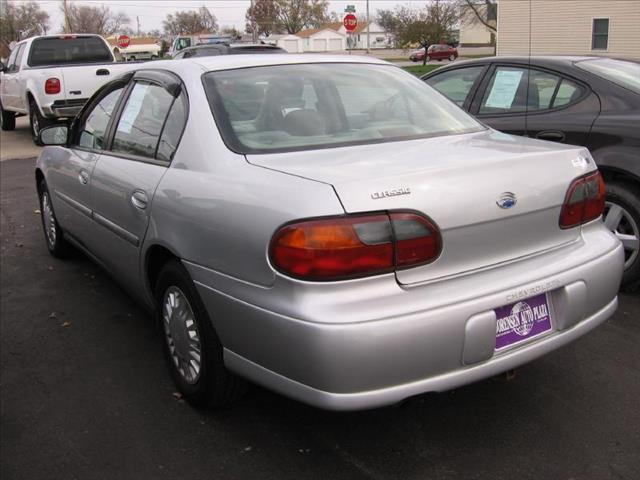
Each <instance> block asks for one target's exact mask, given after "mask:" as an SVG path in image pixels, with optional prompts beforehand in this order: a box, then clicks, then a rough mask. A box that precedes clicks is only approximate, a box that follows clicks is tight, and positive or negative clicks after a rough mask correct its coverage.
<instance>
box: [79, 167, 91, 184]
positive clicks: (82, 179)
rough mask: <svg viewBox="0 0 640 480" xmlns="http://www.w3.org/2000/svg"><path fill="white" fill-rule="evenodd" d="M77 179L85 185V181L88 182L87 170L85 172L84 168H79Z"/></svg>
mask: <svg viewBox="0 0 640 480" xmlns="http://www.w3.org/2000/svg"><path fill="white" fill-rule="evenodd" d="M78 181H79V182H80V183H81V184H82V185H86V184H87V183H89V172H87V171H86V170H80V173H79V174H78Z"/></svg>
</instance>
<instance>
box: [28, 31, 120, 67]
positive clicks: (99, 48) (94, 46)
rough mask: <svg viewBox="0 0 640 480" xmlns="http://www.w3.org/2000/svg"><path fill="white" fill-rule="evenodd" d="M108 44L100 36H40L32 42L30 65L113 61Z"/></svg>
mask: <svg viewBox="0 0 640 480" xmlns="http://www.w3.org/2000/svg"><path fill="white" fill-rule="evenodd" d="M112 61H113V57H112V56H111V52H110V51H109V48H108V47H107V45H106V44H105V43H104V42H103V41H102V40H101V39H100V38H98V37H75V36H71V37H59V38H58V37H53V38H38V39H36V40H34V41H33V43H32V44H31V53H30V55H29V61H28V63H29V65H30V66H32V67H39V66H45V65H68V64H76V63H104V62H112Z"/></svg>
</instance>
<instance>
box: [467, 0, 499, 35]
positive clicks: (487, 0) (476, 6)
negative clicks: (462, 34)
mask: <svg viewBox="0 0 640 480" xmlns="http://www.w3.org/2000/svg"><path fill="white" fill-rule="evenodd" d="M461 4H462V5H461V6H462V8H463V11H464V12H465V13H463V17H466V18H465V19H466V20H473V21H478V22H480V23H482V24H483V25H484V26H485V27H487V28H488V29H489V30H491V31H492V32H493V33H497V31H498V29H497V28H496V26H495V25H492V24H491V23H490V22H491V20H492V19H495V18H496V14H497V8H498V3H497V0H480V1H478V0H462V2H461Z"/></svg>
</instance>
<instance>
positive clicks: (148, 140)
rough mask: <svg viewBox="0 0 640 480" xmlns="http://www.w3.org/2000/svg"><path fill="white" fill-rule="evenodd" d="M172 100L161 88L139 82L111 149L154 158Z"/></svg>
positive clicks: (127, 104) (134, 88) (129, 100)
mask: <svg viewBox="0 0 640 480" xmlns="http://www.w3.org/2000/svg"><path fill="white" fill-rule="evenodd" d="M173 99H174V98H173V96H171V94H170V93H169V92H167V91H166V90H165V89H164V88H163V87H161V86H158V85H154V84H151V83H146V82H136V84H135V85H134V87H133V89H132V90H131V94H130V95H129V98H128V99H127V103H126V105H125V106H124V109H123V110H122V115H121V116H120V119H119V120H118V126H117V128H116V133H115V135H114V138H113V143H112V145H111V150H113V152H116V153H125V154H128V155H136V156H140V157H146V158H154V157H155V153H156V147H157V146H158V140H159V138H160V133H161V132H162V126H163V125H164V121H165V118H166V117H167V113H168V112H169V109H170V108H171V104H172V103H173Z"/></svg>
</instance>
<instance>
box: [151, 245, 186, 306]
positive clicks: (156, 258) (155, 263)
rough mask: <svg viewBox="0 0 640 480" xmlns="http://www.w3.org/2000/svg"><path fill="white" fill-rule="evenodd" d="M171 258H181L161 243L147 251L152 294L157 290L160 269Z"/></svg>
mask: <svg viewBox="0 0 640 480" xmlns="http://www.w3.org/2000/svg"><path fill="white" fill-rule="evenodd" d="M171 259H176V260H179V258H178V257H177V256H176V255H174V253H173V252H172V251H171V250H169V249H168V248H165V247H163V246H161V245H153V246H151V247H150V248H149V250H148V251H147V262H146V271H147V282H148V285H149V290H150V291H151V293H152V294H153V292H154V291H155V288H156V283H157V281H158V275H159V274H160V270H162V267H163V265H164V264H165V263H167V262H168V261H169V260H171Z"/></svg>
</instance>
